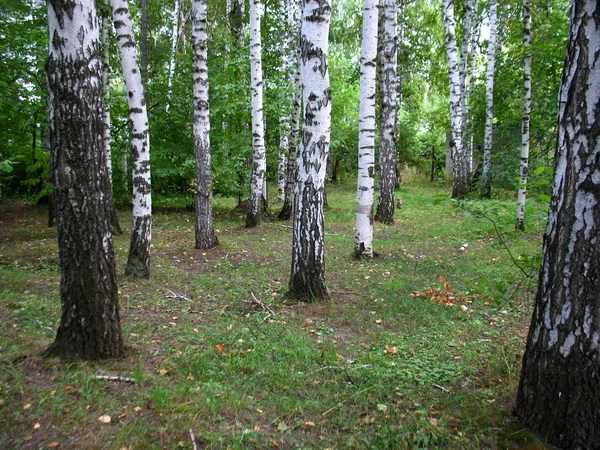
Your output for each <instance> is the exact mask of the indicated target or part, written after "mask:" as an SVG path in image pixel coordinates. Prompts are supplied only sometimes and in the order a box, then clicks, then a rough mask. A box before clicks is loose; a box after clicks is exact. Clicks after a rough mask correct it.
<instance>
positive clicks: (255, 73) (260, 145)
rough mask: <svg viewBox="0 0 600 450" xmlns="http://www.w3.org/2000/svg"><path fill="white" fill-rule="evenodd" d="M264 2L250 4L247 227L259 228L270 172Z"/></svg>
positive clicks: (252, 0) (259, 0)
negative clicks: (265, 110) (265, 113)
mask: <svg viewBox="0 0 600 450" xmlns="http://www.w3.org/2000/svg"><path fill="white" fill-rule="evenodd" d="M261 15H262V3H261V0H251V1H250V83H251V90H252V175H251V177H250V193H249V195H248V214H247V216H246V227H248V228H251V227H255V226H257V225H260V221H261V215H262V208H261V207H262V202H263V185H264V182H265V172H266V170H267V153H266V150H265V125H264V118H263V78H262V44H261V39H260V20H261V19H260V18H261Z"/></svg>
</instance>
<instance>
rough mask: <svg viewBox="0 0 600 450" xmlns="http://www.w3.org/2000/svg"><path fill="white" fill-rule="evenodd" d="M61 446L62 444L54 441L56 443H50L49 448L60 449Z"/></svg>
mask: <svg viewBox="0 0 600 450" xmlns="http://www.w3.org/2000/svg"><path fill="white" fill-rule="evenodd" d="M59 445H60V444H59V443H58V442H56V441H54V442H50V443H49V444H48V448H56V447H58V446H59Z"/></svg>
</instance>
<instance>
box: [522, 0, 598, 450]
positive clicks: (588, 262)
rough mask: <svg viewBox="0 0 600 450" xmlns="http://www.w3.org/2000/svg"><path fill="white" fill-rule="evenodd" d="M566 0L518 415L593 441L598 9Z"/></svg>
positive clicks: (545, 430)
mask: <svg viewBox="0 0 600 450" xmlns="http://www.w3.org/2000/svg"><path fill="white" fill-rule="evenodd" d="M598 11H599V5H598V3H597V1H596V0H589V1H584V0H581V1H580V0H577V1H573V9H572V13H571V14H572V15H571V30H570V33H569V43H568V46H567V59H566V62H565V66H564V72H563V76H562V81H561V88H560V93H559V113H558V144H557V150H556V157H555V170H554V181H553V186H552V200H551V203H550V213H549V217H548V226H547V228H546V234H545V236H544V245H543V251H542V267H541V269H540V276H539V282H538V290H537V295H536V299H535V308H534V312H533V317H532V321H531V327H530V330H529V335H528V338H527V348H526V352H525V355H524V357H523V369H522V372H521V380H520V383H519V390H518V394H517V406H516V413H517V417H518V418H519V420H520V421H521V423H523V424H524V425H525V426H527V427H529V428H530V429H532V430H533V431H534V432H536V433H538V434H539V435H540V436H541V437H542V439H544V441H545V442H547V443H549V444H552V445H555V446H557V447H560V448H565V449H567V448H568V449H599V448H600V390H599V389H598V386H600V303H599V302H598V286H600V175H599V174H600V122H599V121H598V114H599V113H600V109H599V106H598V105H600V89H599V88H598V87H599V86H600V33H598V28H599V27H600V23H599V22H600V19H599V17H600V16H599V15H598Z"/></svg>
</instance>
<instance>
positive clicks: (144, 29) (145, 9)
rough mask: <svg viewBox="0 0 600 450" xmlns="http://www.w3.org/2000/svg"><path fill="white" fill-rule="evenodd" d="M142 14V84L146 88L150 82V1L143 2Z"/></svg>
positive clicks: (141, 5) (141, 4)
mask: <svg viewBox="0 0 600 450" xmlns="http://www.w3.org/2000/svg"><path fill="white" fill-rule="evenodd" d="M140 12H141V16H142V17H141V19H140V22H141V28H142V36H141V43H140V47H141V50H142V83H144V88H145V87H146V83H147V82H148V0H141V3H140Z"/></svg>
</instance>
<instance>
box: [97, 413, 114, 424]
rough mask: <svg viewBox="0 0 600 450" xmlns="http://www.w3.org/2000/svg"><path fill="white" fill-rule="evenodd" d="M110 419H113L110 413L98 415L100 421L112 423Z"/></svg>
mask: <svg viewBox="0 0 600 450" xmlns="http://www.w3.org/2000/svg"><path fill="white" fill-rule="evenodd" d="M110 421H111V418H110V416H108V415H104V416H100V417H98V422H102V423H110Z"/></svg>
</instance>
